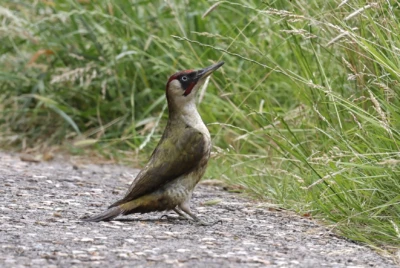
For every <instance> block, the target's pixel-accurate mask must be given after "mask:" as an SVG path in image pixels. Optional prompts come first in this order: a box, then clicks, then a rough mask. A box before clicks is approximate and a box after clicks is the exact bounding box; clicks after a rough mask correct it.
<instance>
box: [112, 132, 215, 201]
mask: <svg viewBox="0 0 400 268" xmlns="http://www.w3.org/2000/svg"><path fill="white" fill-rule="evenodd" d="M206 146H208V145H207V144H206V140H205V137H204V134H202V133H201V132H199V131H198V130H196V129H194V128H190V127H189V128H185V129H184V130H183V131H182V132H181V133H179V134H178V135H175V136H171V135H168V134H166V135H164V136H163V137H162V139H161V140H160V143H159V144H158V146H157V148H156V149H155V150H154V152H153V154H152V156H151V158H150V161H149V163H148V164H147V165H146V167H145V168H144V169H143V170H142V171H141V172H140V173H139V174H138V175H137V177H136V178H135V180H134V181H133V182H132V184H131V186H130V188H129V191H128V193H127V194H126V196H125V197H124V198H123V199H122V200H120V201H118V202H116V203H114V204H113V205H111V206H110V207H114V206H117V205H120V204H123V203H126V202H129V201H132V200H134V199H136V198H138V197H141V196H143V195H145V194H148V193H151V192H153V191H155V190H156V189H158V188H159V187H161V186H162V185H164V184H166V183H167V182H170V181H172V180H174V179H176V178H178V177H179V176H181V175H183V174H186V173H189V172H190V171H192V170H193V169H194V168H195V167H197V165H198V164H199V162H200V160H201V159H202V158H203V156H204V153H205V152H206V151H208V148H206Z"/></svg>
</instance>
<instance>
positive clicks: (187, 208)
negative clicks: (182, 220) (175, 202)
mask: <svg viewBox="0 0 400 268" xmlns="http://www.w3.org/2000/svg"><path fill="white" fill-rule="evenodd" d="M179 208H180V209H181V210H182V211H183V212H185V213H186V214H188V215H189V216H190V217H192V218H193V220H194V221H195V222H196V223H197V224H199V225H201V226H210V225H215V224H217V223H221V224H222V221H221V220H217V221H213V222H205V221H203V220H202V219H200V218H199V217H197V216H196V215H195V214H193V212H192V211H191V210H190V205H189V201H185V202H183V203H182V204H180V205H179Z"/></svg>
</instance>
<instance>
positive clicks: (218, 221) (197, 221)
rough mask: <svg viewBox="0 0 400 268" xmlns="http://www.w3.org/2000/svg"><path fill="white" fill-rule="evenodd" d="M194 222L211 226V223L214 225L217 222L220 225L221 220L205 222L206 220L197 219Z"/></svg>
mask: <svg viewBox="0 0 400 268" xmlns="http://www.w3.org/2000/svg"><path fill="white" fill-rule="evenodd" d="M194 223H195V224H196V225H199V226H213V225H216V224H218V223H221V225H222V220H216V221H210V222H206V221H203V220H200V219H197V220H196V221H194Z"/></svg>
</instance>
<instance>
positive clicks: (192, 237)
mask: <svg viewBox="0 0 400 268" xmlns="http://www.w3.org/2000/svg"><path fill="white" fill-rule="evenodd" d="M136 173H137V170H134V169H129V168H127V167H121V166H98V165H86V166H82V167H79V168H77V167H75V168H74V167H73V166H72V164H70V163H68V162H67V161H64V163H63V162H60V161H58V162H57V161H54V162H49V163H29V162H23V161H21V160H20V158H19V157H18V156H17V155H11V154H5V153H0V211H1V214H0V267H28V266H29V267H71V266H73V267H191V268H193V267H397V266H396V265H395V264H394V262H393V261H392V260H391V259H387V258H384V257H381V256H380V255H378V254H377V253H375V252H374V251H372V250H371V249H369V248H366V247H363V246H360V245H357V244H355V243H352V242H349V241H347V240H345V239H342V238H338V237H336V236H335V235H332V234H331V233H330V232H329V230H328V229H326V228H324V227H322V226H320V225H318V224H317V223H316V222H314V221H312V220H309V219H305V218H302V217H300V216H297V215H294V214H291V213H288V212H282V211H281V212H279V211H274V210H271V209H268V208H267V207H266V206H263V205H262V204H259V203H254V202H252V201H249V200H246V199H243V198H240V197H238V196H237V195H234V194H230V193H228V192H226V191H223V190H222V189H221V186H211V185H200V186H199V187H197V189H196V191H195V194H194V197H193V202H192V206H193V208H194V211H196V212H197V213H198V215H199V216H201V217H205V218H207V219H212V218H220V219H222V220H223V224H222V225H221V224H218V225H214V226H208V227H203V226H197V225H193V224H190V223H189V222H187V221H183V220H178V219H176V220H169V221H168V220H166V219H160V216H161V215H162V214H160V213H154V214H143V215H131V216H125V217H121V220H119V221H113V222H101V223H86V222H81V221H79V218H80V217H82V216H84V215H93V214H94V213H96V212H99V211H101V210H103V209H104V208H105V207H106V206H107V205H109V204H111V203H112V202H113V201H115V200H117V199H118V198H120V197H121V196H122V195H123V194H124V193H125V190H126V189H127V187H128V185H129V184H130V182H131V181H132V179H133V178H134V175H135V174H136Z"/></svg>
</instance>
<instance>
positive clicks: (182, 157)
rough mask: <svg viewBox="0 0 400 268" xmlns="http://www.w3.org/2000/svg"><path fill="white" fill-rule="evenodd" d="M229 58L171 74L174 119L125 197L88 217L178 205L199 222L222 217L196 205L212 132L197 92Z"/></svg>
mask: <svg viewBox="0 0 400 268" xmlns="http://www.w3.org/2000/svg"><path fill="white" fill-rule="evenodd" d="M223 64H224V62H223V61H221V62H218V63H216V64H213V65H211V66H209V67H206V68H203V69H199V70H192V69H190V70H184V71H179V72H177V73H175V74H173V75H172V76H171V77H170V78H169V79H168V82H167V85H166V90H165V91H166V92H165V94H166V99H167V104H168V122H167V125H166V127H165V129H164V132H163V135H162V136H161V139H160V141H159V143H158V145H157V146H156V148H155V149H154V151H153V153H152V154H151V156H150V159H149V161H148V163H147V164H146V165H145V167H144V168H143V169H142V170H141V171H140V172H139V173H138V175H137V176H136V177H135V179H134V180H133V181H132V183H131V185H130V187H129V189H128V191H127V192H126V194H125V196H124V197H123V198H122V199H120V200H118V201H116V202H115V203H113V204H112V205H111V206H109V207H108V209H107V210H105V211H104V212H102V213H100V214H97V215H94V216H92V217H88V218H85V219H83V220H84V221H89V222H99V221H110V220H113V219H114V218H116V217H118V216H120V215H128V214H132V213H148V212H153V211H170V210H172V211H174V212H175V213H177V214H178V215H179V217H180V218H184V219H187V220H190V221H193V222H195V223H198V224H199V225H213V224H215V223H217V222H220V221H215V222H207V221H204V220H202V219H200V218H199V217H197V216H196V215H195V214H194V213H193V212H192V211H191V209H190V200H191V197H192V193H193V191H194V189H195V186H196V185H197V184H198V182H199V181H200V179H201V178H202V177H203V175H204V173H205V171H206V168H207V164H208V160H209V158H210V152H211V136H210V133H209V131H208V129H207V127H206V125H205V124H204V122H203V120H202V118H201V116H200V114H199V112H198V111H197V107H196V102H195V100H196V93H197V92H198V91H199V89H200V88H201V87H202V85H204V83H205V81H206V79H207V77H209V76H210V75H211V74H212V73H213V72H214V71H215V70H217V69H218V68H220V67H221V66H222V65H223ZM163 216H166V215H163ZM167 218H169V217H168V216H167Z"/></svg>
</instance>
